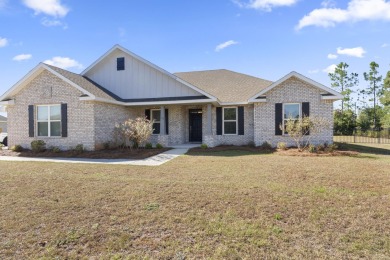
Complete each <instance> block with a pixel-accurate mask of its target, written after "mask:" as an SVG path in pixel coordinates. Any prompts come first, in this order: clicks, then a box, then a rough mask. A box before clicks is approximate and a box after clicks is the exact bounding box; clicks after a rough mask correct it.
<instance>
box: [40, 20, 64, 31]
mask: <svg viewBox="0 0 390 260" xmlns="http://www.w3.org/2000/svg"><path fill="white" fill-rule="evenodd" d="M41 24H42V25H43V26H46V27H53V26H62V28H63V29H67V28H68V25H67V24H66V23H64V22H62V21H60V20H57V19H54V20H51V19H48V18H47V17H44V18H43V19H42V20H41Z"/></svg>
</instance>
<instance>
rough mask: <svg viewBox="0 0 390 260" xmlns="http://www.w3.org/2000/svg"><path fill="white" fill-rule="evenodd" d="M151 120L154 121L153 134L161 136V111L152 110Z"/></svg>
mask: <svg viewBox="0 0 390 260" xmlns="http://www.w3.org/2000/svg"><path fill="white" fill-rule="evenodd" d="M150 120H151V121H153V134H154V135H158V134H160V122H161V121H160V120H161V112H160V109H152V110H150Z"/></svg>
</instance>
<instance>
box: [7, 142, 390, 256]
mask: <svg viewBox="0 0 390 260" xmlns="http://www.w3.org/2000/svg"><path fill="white" fill-rule="evenodd" d="M377 148H378V147H377ZM379 148H380V149H387V148H386V147H385V148H383V147H379ZM366 152H368V153H365V154H361V155H359V156H357V157H347V156H339V157H300V156H281V155H277V154H251V153H250V152H245V151H229V152H215V153H213V154H212V155H210V154H207V155H206V156H205V155H201V154H194V155H185V156H181V157H179V158H177V159H175V160H172V161H170V162H168V163H167V164H164V165H162V166H160V167H136V166H110V165H89V164H78V165H77V164H59V163H31V162H26V163H20V162H0V212H1V214H0V237H1V239H0V259H6V258H14V259H26V258H32V259H37V258H42V259H52V258H55V257H58V258H59V259H64V258H68V259H73V258H83V257H85V258H88V259H89V258H91V257H92V259H121V258H124V259H126V258H146V259H148V258H151V259H156V258H157V259H184V258H186V259H193V258H212V259H222V258H223V259H240V258H244V259H255V258H257V259H258V258H270V259H302V258H312V259H313V258H316V259H324V258H328V259H342V258H344V259H346V258H348V259H358V258H371V259H388V258H390V236H389V234H390V217H389V210H390V156H388V155H385V154H383V153H380V152H378V150H375V149H374V151H373V150H370V151H366ZM93 257H94V258H93Z"/></svg>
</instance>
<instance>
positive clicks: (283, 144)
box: [276, 142, 287, 150]
mask: <svg viewBox="0 0 390 260" xmlns="http://www.w3.org/2000/svg"><path fill="white" fill-rule="evenodd" d="M276 146H277V148H278V149H280V150H287V144H286V143H285V142H279V143H278V144H277V145H276Z"/></svg>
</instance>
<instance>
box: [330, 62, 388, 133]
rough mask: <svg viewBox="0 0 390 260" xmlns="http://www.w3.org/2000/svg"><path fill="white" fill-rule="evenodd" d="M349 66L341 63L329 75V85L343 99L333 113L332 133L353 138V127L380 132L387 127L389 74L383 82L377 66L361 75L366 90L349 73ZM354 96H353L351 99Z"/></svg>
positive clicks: (374, 64)
mask: <svg viewBox="0 0 390 260" xmlns="http://www.w3.org/2000/svg"><path fill="white" fill-rule="evenodd" d="M348 67H349V65H348V64H347V63H345V62H340V63H339V64H338V65H337V66H336V68H335V70H334V72H333V73H329V74H328V75H329V78H330V80H331V85H332V87H333V88H335V89H336V90H337V91H339V92H340V93H341V94H342V95H343V96H344V98H343V99H342V100H341V106H340V108H338V109H336V110H335V111H334V131H335V134H338V135H352V134H353V132H354V130H355V129H356V127H358V128H360V130H361V131H367V130H369V129H374V130H382V129H383V128H389V127H390V71H388V72H387V74H386V76H385V77H384V78H383V76H382V75H380V73H379V71H378V68H379V65H378V64H377V63H376V62H374V61H373V62H371V63H370V66H369V70H368V71H367V72H364V73H363V77H364V80H365V82H366V84H365V85H366V87H360V86H359V74H358V73H354V72H349V71H348ZM354 93H356V95H353V94H354Z"/></svg>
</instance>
